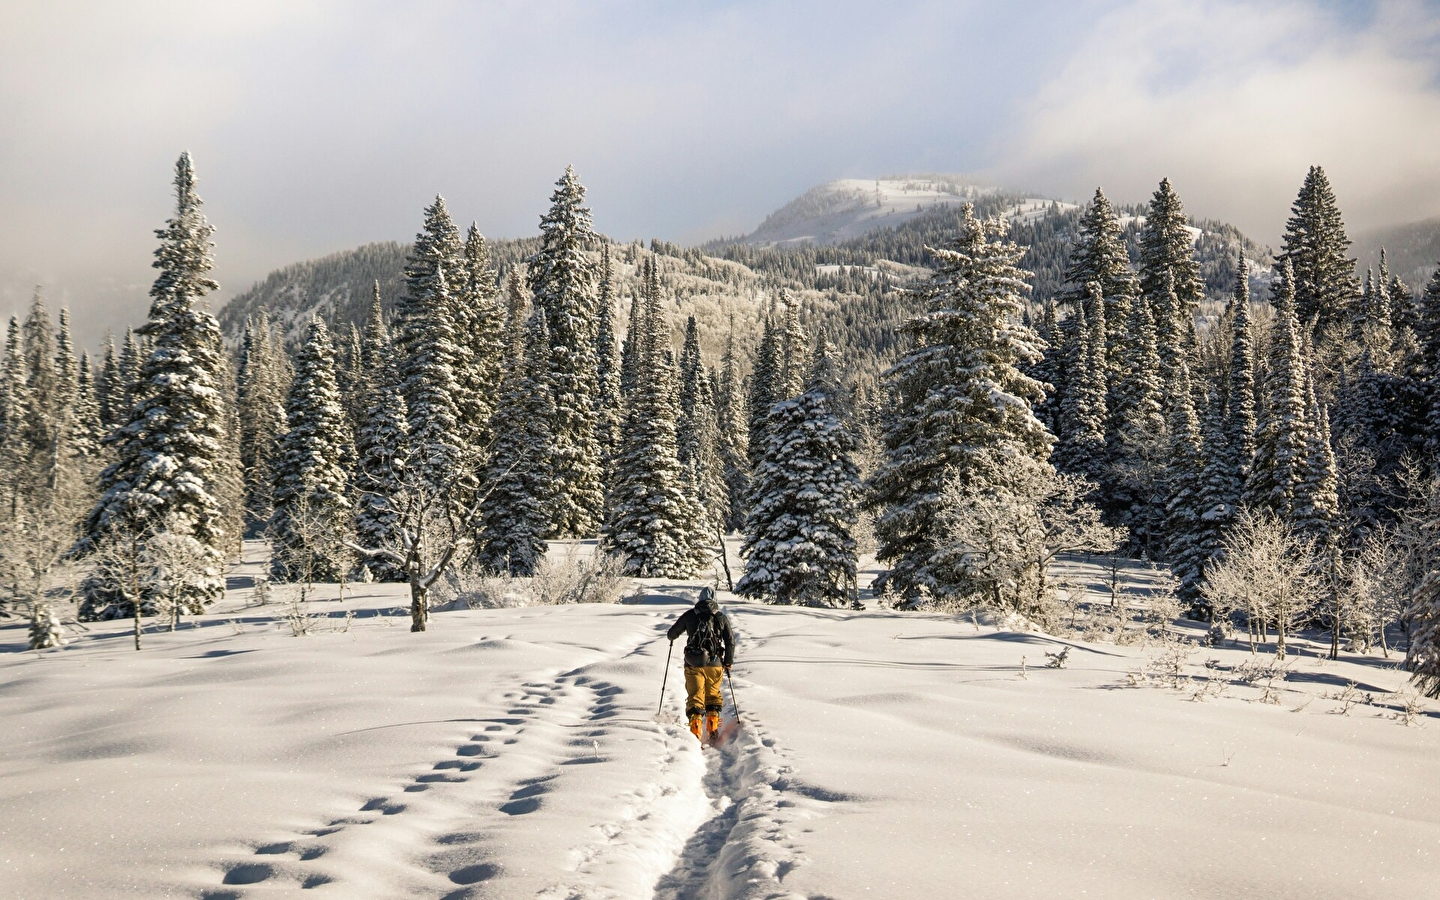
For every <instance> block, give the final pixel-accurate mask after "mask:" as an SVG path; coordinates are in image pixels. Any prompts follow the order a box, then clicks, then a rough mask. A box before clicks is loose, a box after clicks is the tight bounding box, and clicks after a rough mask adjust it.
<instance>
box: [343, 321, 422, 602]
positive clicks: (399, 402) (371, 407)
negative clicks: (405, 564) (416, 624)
mask: <svg viewBox="0 0 1440 900" xmlns="http://www.w3.org/2000/svg"><path fill="white" fill-rule="evenodd" d="M377 324H378V327H379V330H380V334H379V336H378V337H379V339H380V340H382V341H383V340H384V328H385V323H384V321H383V320H381V321H379V322H378V323H377V322H376V320H375V319H374V318H373V317H372V319H371V321H370V322H369V323H368V324H367V326H366V329H365V341H364V342H363V343H362V345H361V346H362V349H363V348H364V347H366V346H368V345H369V342H370V341H371V339H373V338H375V337H376V334H375V331H376V325H377ZM382 353H383V351H382ZM367 371H369V372H371V373H372V374H374V375H375V377H372V378H371V384H370V389H369V390H368V391H367V392H366V408H365V416H364V418H363V419H362V420H361V425H360V431H359V434H358V436H357V438H356V448H355V452H356V458H357V466H356V475H355V489H356V494H357V497H358V499H357V501H356V513H355V537H356V542H357V543H358V544H359V545H360V546H362V547H385V546H394V545H395V544H396V527H397V525H398V524H399V521H400V503H401V500H402V498H401V493H402V491H403V490H404V483H405V451H406V448H407V447H408V445H409V423H408V417H407V416H406V414H405V397H404V396H403V395H402V394H401V393H400V385H399V381H400V376H399V372H398V370H397V367H396V365H395V364H394V362H393V361H392V362H391V363H390V364H389V365H386V366H384V368H382V369H381V370H380V372H379V373H375V372H374V370H373V369H367ZM364 565H365V568H366V570H367V571H368V572H369V574H370V577H371V578H373V579H374V580H376V581H405V580H406V574H405V571H404V569H403V568H401V567H400V566H399V565H398V564H397V563H396V562H395V561H394V560H392V559H389V558H386V557H384V556H371V557H368V558H367V559H366V560H365V563H364Z"/></svg>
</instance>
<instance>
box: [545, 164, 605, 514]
mask: <svg viewBox="0 0 1440 900" xmlns="http://www.w3.org/2000/svg"><path fill="white" fill-rule="evenodd" d="M584 202H585V188H584V187H583V186H582V185H581V184H580V179H579V178H577V177H576V176H575V170H574V169H573V168H572V167H569V166H567V167H566V169H565V174H564V175H563V176H562V177H561V178H560V180H559V181H557V182H556V183H555V192H554V193H553V194H551V195H550V211H549V212H548V213H546V214H545V215H544V216H543V217H542V218H541V219H540V249H539V251H537V252H536V253H535V255H534V256H532V257H530V259H529V260H528V264H529V279H530V291H531V293H532V294H533V295H534V302H535V306H536V307H537V308H538V309H540V310H542V311H543V312H544V314H545V325H546V328H547V330H548V331H549V335H550V374H549V383H550V389H551V391H553V392H554V397H555V421H554V422H553V423H552V425H551V437H552V439H553V440H554V442H555V444H554V448H553V450H552V452H551V467H552V472H553V475H552V477H553V478H554V491H553V493H552V494H551V503H552V508H551V515H552V524H553V533H554V534H557V535H561V536H567V537H588V536H590V535H593V534H594V533H595V530H596V528H597V527H598V526H599V524H600V516H601V513H602V511H603V507H604V500H605V496H604V488H603V485H602V484H601V476H602V460H601V457H600V446H599V444H598V443H597V441H596V436H595V427H596V401H597V396H596V395H597V393H598V390H599V388H598V384H597V369H596V362H595V332H596V323H595V271H594V266H593V265H592V264H591V262H590V259H589V257H588V256H587V255H586V252H585V249H586V246H587V245H588V244H589V243H590V242H591V241H593V240H594V239H595V234H594V231H593V230H592V228H591V224H590V210H589V209H588V208H586V207H585V206H584V205H583V203H584Z"/></svg>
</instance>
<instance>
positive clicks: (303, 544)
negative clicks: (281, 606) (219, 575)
mask: <svg viewBox="0 0 1440 900" xmlns="http://www.w3.org/2000/svg"><path fill="white" fill-rule="evenodd" d="M285 421H286V423H287V425H288V426H289V430H288V431H286V432H285V434H284V435H283V436H282V437H281V438H280V444H279V448H278V452H277V454H276V461H275V489H274V496H275V515H274V518H273V519H272V520H271V524H270V537H271V541H272V545H273V551H272V553H273V555H272V556H271V561H270V573H271V575H272V576H273V577H274V578H276V579H278V580H282V581H305V582H310V581H338V580H339V579H340V578H341V577H342V576H343V575H344V574H345V572H346V569H347V567H348V564H347V563H346V561H345V560H346V557H347V554H346V553H345V552H343V550H342V547H341V541H342V540H343V539H344V538H345V537H346V536H347V531H348V525H349V522H350V517H351V508H352V507H351V503H350V499H349V485H348V479H347V478H346V473H345V465H344V461H345V459H346V458H347V457H349V456H350V447H349V444H350V439H351V432H350V428H349V424H348V423H347V422H346V419H345V410H344V407H343V406H341V404H340V391H339V387H338V385H337V384H336V381H335V348H334V345H332V344H331V343H330V333H329V330H328V329H326V327H325V323H324V322H323V321H321V320H320V319H319V318H318V317H316V318H312V319H311V320H310V327H309V329H308V331H307V332H306V336H305V343H304V345H302V346H301V348H300V353H299V355H298V356H297V357H296V360H295V380H294V381H292V382H291V384H290V394H289V396H288V397H287V398H286V400H285Z"/></svg>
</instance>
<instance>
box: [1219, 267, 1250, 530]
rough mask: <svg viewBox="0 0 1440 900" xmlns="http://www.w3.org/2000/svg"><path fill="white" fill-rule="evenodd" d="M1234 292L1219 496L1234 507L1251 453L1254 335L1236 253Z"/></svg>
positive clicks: (1243, 270)
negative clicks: (1223, 477) (1222, 468)
mask: <svg viewBox="0 0 1440 900" xmlns="http://www.w3.org/2000/svg"><path fill="white" fill-rule="evenodd" d="M1238 271H1239V274H1238V275H1236V277H1235V293H1234V295H1233V296H1232V297H1231V298H1230V313H1231V315H1230V321H1231V323H1232V324H1231V335H1232V337H1231V342H1230V368H1229V372H1228V382H1229V383H1228V384H1227V385H1226V391H1225V400H1226V406H1225V440H1224V459H1225V471H1226V475H1227V478H1226V481H1225V484H1224V487H1223V493H1222V494H1221V499H1222V500H1223V502H1224V503H1225V504H1226V506H1227V507H1229V508H1230V509H1231V510H1232V511H1233V510H1238V508H1239V506H1240V501H1241V498H1242V497H1243V496H1244V491H1245V481H1246V479H1247V478H1248V477H1249V475H1250V465H1251V461H1252V460H1253V458H1254V456H1255V429H1256V423H1255V338H1254V335H1252V334H1251V331H1250V277H1249V273H1248V271H1247V269H1246V265H1245V257H1244V256H1241V257H1240V264H1239V267H1238Z"/></svg>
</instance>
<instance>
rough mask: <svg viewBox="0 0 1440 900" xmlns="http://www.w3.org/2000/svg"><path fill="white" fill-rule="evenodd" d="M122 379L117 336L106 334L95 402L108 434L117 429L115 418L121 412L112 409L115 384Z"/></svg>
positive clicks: (101, 421)
mask: <svg viewBox="0 0 1440 900" xmlns="http://www.w3.org/2000/svg"><path fill="white" fill-rule="evenodd" d="M119 378H120V363H119V360H118V359H117V358H116V355H115V335H113V334H111V333H110V332H108V331H107V332H106V333H105V352H104V355H103V358H102V359H101V361H100V377H99V378H97V379H96V381H95V400H96V402H97V403H98V404H99V405H100V424H101V425H102V426H103V427H104V430H105V433H106V434H108V433H109V432H110V431H111V429H113V428H114V427H115V418H116V416H118V415H119V414H120V412H121V410H119V409H114V408H112V407H111V405H110V403H111V398H112V397H113V396H114V391H115V382H116V381H117V380H119Z"/></svg>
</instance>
